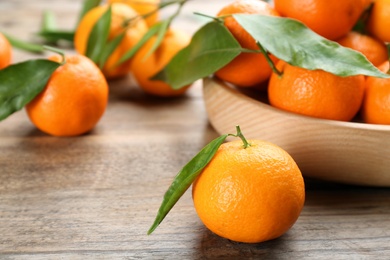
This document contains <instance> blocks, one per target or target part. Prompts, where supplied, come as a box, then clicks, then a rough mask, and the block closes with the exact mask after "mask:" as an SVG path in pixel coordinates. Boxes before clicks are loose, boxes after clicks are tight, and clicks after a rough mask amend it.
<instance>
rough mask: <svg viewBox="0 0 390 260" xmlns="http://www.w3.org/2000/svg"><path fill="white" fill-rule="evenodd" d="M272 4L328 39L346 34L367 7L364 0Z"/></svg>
mask: <svg viewBox="0 0 390 260" xmlns="http://www.w3.org/2000/svg"><path fill="white" fill-rule="evenodd" d="M274 4H275V9H276V10H277V11H278V12H279V13H280V14H281V15H282V16H285V17H289V18H294V19H297V20H299V21H301V22H303V23H304V24H305V25H306V26H307V27H309V28H310V29H312V30H313V31H314V32H316V33H318V34H319V35H321V36H323V37H325V38H327V39H329V40H337V39H338V38H340V37H342V36H344V35H345V34H347V33H348V32H349V31H350V30H351V29H352V27H353V26H354V25H355V24H356V22H357V21H358V19H359V17H360V16H361V14H362V13H363V12H364V10H365V8H366V7H367V1H366V0H342V1H340V0H274Z"/></svg>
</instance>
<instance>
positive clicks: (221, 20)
mask: <svg viewBox="0 0 390 260" xmlns="http://www.w3.org/2000/svg"><path fill="white" fill-rule="evenodd" d="M194 15H199V16H202V17H206V18H209V19H212V20H214V21H216V22H220V23H223V19H224V18H225V17H222V16H220V17H215V16H211V15H207V14H202V13H199V12H194Z"/></svg>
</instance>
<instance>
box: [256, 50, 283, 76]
mask: <svg viewBox="0 0 390 260" xmlns="http://www.w3.org/2000/svg"><path fill="white" fill-rule="evenodd" d="M256 44H257V46H259V49H260V52H261V53H262V54H263V55H264V57H265V59H266V60H267V62H268V65H269V66H270V67H271V69H272V71H273V72H274V73H276V74H277V75H278V76H279V77H281V76H282V75H283V73H282V72H280V71H279V70H278V69H277V68H276V66H275V63H274V62H273V61H272V60H271V58H270V57H269V55H268V53H267V51H266V50H265V49H264V47H263V45H261V44H260V42H256Z"/></svg>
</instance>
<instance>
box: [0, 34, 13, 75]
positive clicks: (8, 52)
mask: <svg viewBox="0 0 390 260" xmlns="http://www.w3.org/2000/svg"><path fill="white" fill-rule="evenodd" d="M11 59H12V47H11V44H10V43H9V41H8V40H7V38H5V36H4V35H3V34H2V33H0V70H1V69H4V68H5V67H7V66H8V65H9V64H10V63H11Z"/></svg>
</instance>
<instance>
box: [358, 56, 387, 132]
mask: <svg viewBox="0 0 390 260" xmlns="http://www.w3.org/2000/svg"><path fill="white" fill-rule="evenodd" d="M379 69H380V70H381V71H382V72H384V73H386V72H388V70H389V61H386V62H384V63H383V64H382V65H380V66H379ZM362 115H363V120H364V122H366V123H370V124H386V125H389V124H390V79H382V78H376V77H367V79H366V93H365V95H364V100H363V105H362Z"/></svg>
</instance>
